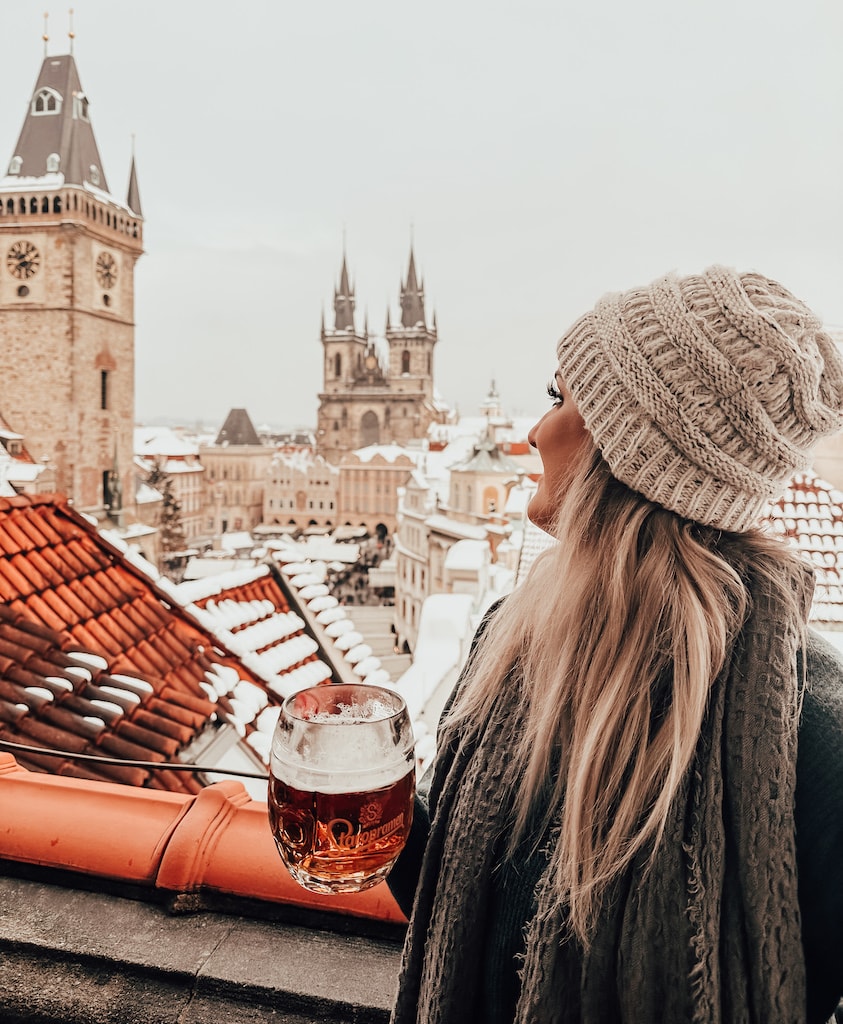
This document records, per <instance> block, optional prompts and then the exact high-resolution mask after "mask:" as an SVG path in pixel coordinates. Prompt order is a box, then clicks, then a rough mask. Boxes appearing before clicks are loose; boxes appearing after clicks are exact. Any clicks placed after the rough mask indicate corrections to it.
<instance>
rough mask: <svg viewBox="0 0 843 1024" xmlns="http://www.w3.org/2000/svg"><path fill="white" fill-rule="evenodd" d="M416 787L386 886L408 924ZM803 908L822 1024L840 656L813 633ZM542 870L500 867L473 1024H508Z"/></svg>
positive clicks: (840, 872) (833, 870)
mask: <svg viewBox="0 0 843 1024" xmlns="http://www.w3.org/2000/svg"><path fill="white" fill-rule="evenodd" d="M431 774H432V773H428V776H426V778H425V779H424V780H423V781H422V784H421V785H420V787H419V796H418V798H417V806H416V814H415V818H414V824H413V832H412V835H411V838H410V842H409V843H408V846H407V849H406V850H405V852H404V854H403V855H402V857H401V858H400V860H399V862H398V864H397V865H396V867H395V869H394V871H393V872H392V874H391V875H390V878H389V885H390V888H391V889H392V891H393V893H394V894H395V896H396V898H397V899H398V902H399V904H400V905H401V906H402V909H404V911H405V912H406V913H407V914H408V915H409V913H410V910H411V908H412V903H413V894H414V891H415V883H416V879H417V878H418V872H419V868H420V864H421V859H422V856H423V852H424V846H425V842H426V837H427V831H428V829H429V818H428V813H427V787H428V786H429V784H430V777H431ZM795 821H796V842H797V867H798V875H799V903H800V910H801V915H802V940H803V948H804V952H805V960H806V975H807V1018H806V1020H807V1024H825V1022H826V1021H828V1019H829V1017H830V1016H831V1015H832V1014H833V1012H834V1010H835V1007H836V1006H837V1003H838V1000H840V999H841V997H843V657H841V655H840V654H839V653H838V652H837V651H836V650H835V649H834V648H833V647H832V646H831V645H829V644H828V643H827V642H826V641H824V640H823V639H822V638H821V637H819V636H817V635H816V634H814V633H810V634H809V644H808V649H807V686H806V689H805V694H804V703H803V707H802V716H801V719H800V725H799V747H798V757H797V767H796V807H795ZM545 866H546V860H545V854H544V853H543V852H542V851H539V852H530V851H529V850H528V849H526V848H525V851H524V856H523V857H521V858H516V859H507V858H499V859H498V868H497V870H496V871H495V872H494V873H493V884H492V889H491V892H490V894H489V900H490V904H489V917H488V929H487V932H486V943H485V948H484V949H482V950H477V955H478V956H479V957H482V959H483V984H482V989H481V998H482V1005H478V1007H477V1014H476V1018H475V1019H476V1020H477V1021H478V1022H479V1021H482V1022H483V1024H511V1022H512V1020H513V1016H514V1011H515V1005H516V1002H517V1000H518V994H519V990H520V981H519V977H518V973H517V972H518V967H519V966H520V960H519V958H520V957H521V955H522V953H523V951H524V930H525V928H526V926H527V924H528V923H529V921H530V920H531V919H532V917H533V916H534V914H535V910H536V895H535V893H536V887H537V884H538V882H539V879H540V877H541V875H542V872H543V871H544V868H545Z"/></svg>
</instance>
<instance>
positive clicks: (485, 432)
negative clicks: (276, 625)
mask: <svg viewBox="0 0 843 1024" xmlns="http://www.w3.org/2000/svg"><path fill="white" fill-rule="evenodd" d="M493 390H494V389H493ZM490 397H491V392H490ZM494 398H495V409H494V414H495V416H499V415H500V411H499V409H498V408H497V396H496V395H494ZM487 406H488V403H487ZM506 422H507V424H508V429H507V433H506V437H507V440H506V441H505V442H499V443H496V442H495V441H494V440H493V437H492V424H491V419H490V418H489V417H484V418H483V419H482V420H480V421H478V422H477V423H474V424H473V427H474V429H475V430H476V431H477V433H479V434H480V436H479V437H478V436H477V433H475V436H474V437H473V438H470V437H467V436H466V435H465V433H464V430H463V427H462V424H457V425H456V426H455V428H454V429H451V430H450V431H449V433H450V435H451V436H452V438H453V440H452V441H451V443H450V444H448V445H446V446H444V447H443V448H442V450H441V451H436V452H434V451H427V452H425V453H424V457H423V458H422V459H420V460H419V465H418V467H417V468H416V469H415V471H414V472H413V473H412V474H411V475H410V477H409V478H408V480H407V483H406V485H405V487H404V489H403V491H402V493H401V501H400V507H399V513H398V529H397V534H396V537H395V555H394V558H395V628H396V633H397V635H398V638H399V642H400V643H402V644H403V643H406V644H407V645H408V646H409V647H410V649H411V650H415V645H416V641H417V640H418V638H419V629H420V627H421V623H422V618H423V608H424V605H425V602H426V601H427V599H428V598H429V597H431V596H432V595H434V594H462V595H471V597H472V600H473V602H474V603H475V605H476V607H478V608H479V607H480V606H481V605H482V603H483V601H484V600H485V598H486V595H488V593H489V592H490V591H492V590H495V588H496V587H497V586H498V585H499V579H500V580H502V579H503V578H504V576H506V577H507V578H509V577H510V576H512V575H513V573H512V570H511V568H510V563H511V562H512V561H513V559H512V558H511V557H510V552H509V551H507V550H506V548H505V545H506V544H507V541H508V538H509V537H510V535H511V533H512V526H511V525H510V523H509V520H508V517H507V508H508V505H509V495H510V492H511V491H512V490H513V488H515V487H516V486H518V485H519V483H520V481H522V480H523V479H524V478H525V477H527V476H528V473H527V471H526V470H525V467H524V465H523V464H522V463H521V462H519V461H517V460H516V459H515V458H513V457H512V456H510V455H507V454H506V453H505V452H504V451H503V447H504V446H508V447H515V448H520V442H517V441H514V440H513V436H514V435H515V434H516V433H517V428H514V427H513V424H512V422H511V421H506ZM443 466H445V467H447V468H446V477H447V481H444V480H443V478H442V468H443ZM445 484H446V486H443V485H445ZM499 551H500V552H501V556H503V555H504V554H506V556H507V557H506V560H505V561H504V562H500V559H499V557H498V552H499ZM499 562H500V564H497V563H499ZM475 610H476V609H475Z"/></svg>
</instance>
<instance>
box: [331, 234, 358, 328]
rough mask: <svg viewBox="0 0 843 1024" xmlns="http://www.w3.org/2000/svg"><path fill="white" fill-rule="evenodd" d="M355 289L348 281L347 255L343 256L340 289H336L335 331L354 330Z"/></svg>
mask: <svg viewBox="0 0 843 1024" xmlns="http://www.w3.org/2000/svg"><path fill="white" fill-rule="evenodd" d="M354 304H355V300H354V289H353V288H352V287H351V284H350V283H349V280H348V265H347V263H346V259H345V253H343V254H342V270H341V271H340V285H339V288H335V289H334V313H335V317H334V330H335V331H353V330H354Z"/></svg>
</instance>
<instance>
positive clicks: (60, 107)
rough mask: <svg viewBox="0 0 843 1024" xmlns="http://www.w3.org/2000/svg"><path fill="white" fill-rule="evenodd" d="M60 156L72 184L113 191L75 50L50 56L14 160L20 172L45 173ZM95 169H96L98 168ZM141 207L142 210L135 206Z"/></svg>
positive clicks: (26, 174) (29, 174)
mask: <svg viewBox="0 0 843 1024" xmlns="http://www.w3.org/2000/svg"><path fill="white" fill-rule="evenodd" d="M53 154H56V155H57V156H58V157H59V164H58V168H57V169H58V170H59V171H60V172H61V173H62V174H63V175H64V182H65V184H67V185H83V184H85V183H86V182H88V183H90V184H92V185H95V186H96V187H97V188H99V189H101V190H102V191H103V192H108V191H109V188H108V183H107V181H106V177H105V171H104V170H103V166H102V159H101V157H100V153H99V149H98V148H97V143H96V139H95V138H94V130H93V127H92V126H91V122H90V119H89V108H88V100H87V97H86V96H85V93H84V92H83V90H82V84H81V82H80V81H79V73H78V71H77V70H76V61H75V60H74V59H73V57H72V56H71V55H70V54H65V55H64V56H62V57H45V58H44V63H43V64H42V65H41V72H40V74H39V75H38V81H37V82H36V83H35V89H34V90H33V93H32V97H31V100H30V103H29V106H28V107H27V114H26V118H25V120H24V122H23V128H22V129H21V133H20V136H19V138H18V142H17V145H16V147H15V151H14V153H13V154H12V161H13V162H14V163H18V161H16V160H15V157H17V158H19V165H18V167H17V171H16V176H20V177H27V178H41V177H44V175H46V174H47V161H48V158H49V157H50V156H51V155H53ZM92 168H94V170H92ZM135 212H139V211H135Z"/></svg>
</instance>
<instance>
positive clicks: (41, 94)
mask: <svg viewBox="0 0 843 1024" xmlns="http://www.w3.org/2000/svg"><path fill="white" fill-rule="evenodd" d="M30 109H31V111H32V113H33V114H35V115H36V117H41V116H43V115H48V114H60V113H61V96H60V95H59V93H57V92H56V91H55V89H48V88H46V87H44V88H43V89H39V90H38V92H37V93H36V94H35V96H33V98H32V106H31V108H30Z"/></svg>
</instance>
